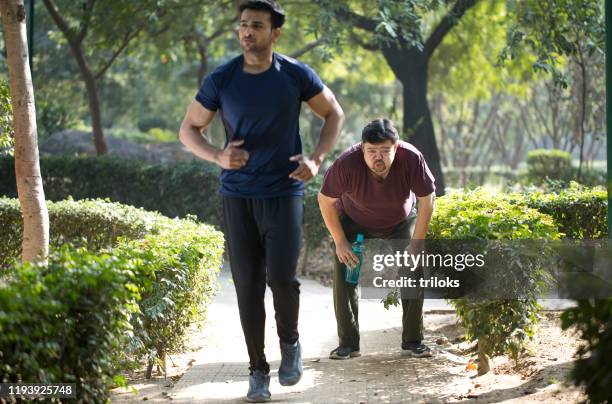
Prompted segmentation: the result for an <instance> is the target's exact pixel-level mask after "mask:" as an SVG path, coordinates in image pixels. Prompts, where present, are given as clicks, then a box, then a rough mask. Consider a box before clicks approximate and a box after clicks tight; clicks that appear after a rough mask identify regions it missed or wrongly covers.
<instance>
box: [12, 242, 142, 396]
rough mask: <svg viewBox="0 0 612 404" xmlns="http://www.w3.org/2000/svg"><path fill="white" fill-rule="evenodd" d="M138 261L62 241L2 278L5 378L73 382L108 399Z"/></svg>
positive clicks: (82, 392)
mask: <svg viewBox="0 0 612 404" xmlns="http://www.w3.org/2000/svg"><path fill="white" fill-rule="evenodd" d="M133 264H134V262H133V261H132V262H130V261H125V260H124V259H123V258H117V257H112V256H109V255H100V256H97V255H95V254H93V253H90V252H88V251H86V250H84V249H80V250H72V249H69V248H67V247H62V248H61V249H59V250H58V251H55V252H53V253H52V254H50V257H49V264H48V266H47V267H43V266H40V265H33V264H25V265H16V266H15V267H13V268H11V272H10V276H6V277H4V279H3V280H4V282H5V283H2V282H0V382H5V383H8V382H11V383H17V382H23V383H75V384H76V389H77V397H78V400H77V401H78V402H83V403H88V402H104V401H105V400H106V399H107V398H108V396H109V394H108V391H109V389H110V388H111V387H112V386H113V385H115V384H121V380H120V379H118V378H115V377H113V376H114V375H115V374H116V364H117V363H119V362H120V360H121V358H122V357H123V356H124V354H123V349H124V347H125V346H126V345H127V343H128V335H129V333H130V332H131V330H132V326H131V325H130V321H129V319H130V315H131V314H132V313H134V312H135V311H137V310H138V305H137V299H138V288H137V287H136V286H135V283H137V282H138V279H136V276H135V272H134V271H130V270H129V268H130V267H131V266H132V265H133Z"/></svg>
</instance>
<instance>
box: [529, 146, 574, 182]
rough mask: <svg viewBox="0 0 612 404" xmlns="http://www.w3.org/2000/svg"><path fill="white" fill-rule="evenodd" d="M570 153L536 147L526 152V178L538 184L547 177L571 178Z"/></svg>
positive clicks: (555, 178) (567, 179)
mask: <svg viewBox="0 0 612 404" xmlns="http://www.w3.org/2000/svg"><path fill="white" fill-rule="evenodd" d="M572 174H573V171H572V155H571V154H570V153H568V152H565V151H562V150H557V149H536V150H532V151H530V152H529V153H527V176H528V179H529V180H530V181H531V182H532V183H534V184H536V185H538V184H542V183H544V181H545V180H546V179H547V178H549V179H553V180H562V181H569V180H570V179H571V178H572Z"/></svg>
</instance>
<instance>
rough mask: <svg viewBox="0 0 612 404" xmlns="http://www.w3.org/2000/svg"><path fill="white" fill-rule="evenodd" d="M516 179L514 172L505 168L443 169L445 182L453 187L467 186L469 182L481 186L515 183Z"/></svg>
mask: <svg viewBox="0 0 612 404" xmlns="http://www.w3.org/2000/svg"><path fill="white" fill-rule="evenodd" d="M517 179H518V176H517V174H516V173H514V172H512V171H508V170H507V169H505V168H501V169H500V168H497V167H490V168H481V167H465V168H462V167H452V168H445V169H444V180H445V181H446V184H448V186H450V187H454V188H464V187H469V186H470V185H471V184H475V185H476V186H481V185H484V184H485V183H494V184H497V183H501V184H511V183H515V182H516V181H517Z"/></svg>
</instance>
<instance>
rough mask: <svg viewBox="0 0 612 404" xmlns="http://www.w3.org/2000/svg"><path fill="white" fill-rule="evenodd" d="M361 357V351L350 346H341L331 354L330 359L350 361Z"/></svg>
mask: <svg viewBox="0 0 612 404" xmlns="http://www.w3.org/2000/svg"><path fill="white" fill-rule="evenodd" d="M358 356H361V352H359V349H354V348H351V347H348V346H339V347H338V348H336V349H334V350H333V351H331V352H330V353H329V359H349V358H356V357H358Z"/></svg>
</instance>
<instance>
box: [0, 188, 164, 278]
mask: <svg viewBox="0 0 612 404" xmlns="http://www.w3.org/2000/svg"><path fill="white" fill-rule="evenodd" d="M47 208H48V211H49V224H50V244H51V245H53V246H60V245H62V244H63V243H65V242H68V243H71V244H73V245H75V246H83V247H87V248H88V249H90V250H92V251H98V250H100V249H102V248H110V247H112V246H113V245H114V244H115V242H116V241H117V239H118V238H119V237H127V238H142V237H144V235H145V234H148V233H151V232H155V233H157V232H159V230H158V229H157V227H155V226H154V224H155V223H156V222H158V221H159V220H160V215H156V214H154V213H151V212H146V211H143V210H141V209H136V208H133V207H131V206H125V205H121V204H118V203H109V202H107V201H101V200H83V201H78V202H77V201H73V200H70V199H69V200H66V201H61V202H57V203H53V202H48V203H47ZM0 233H1V234H2V243H1V244H0V267H6V266H7V265H8V263H9V262H11V261H12V259H13V258H15V257H18V256H19V255H20V253H19V251H20V249H21V242H22V237H23V218H22V216H21V208H20V207H19V201H18V200H16V199H8V198H0Z"/></svg>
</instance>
